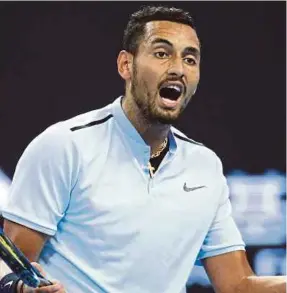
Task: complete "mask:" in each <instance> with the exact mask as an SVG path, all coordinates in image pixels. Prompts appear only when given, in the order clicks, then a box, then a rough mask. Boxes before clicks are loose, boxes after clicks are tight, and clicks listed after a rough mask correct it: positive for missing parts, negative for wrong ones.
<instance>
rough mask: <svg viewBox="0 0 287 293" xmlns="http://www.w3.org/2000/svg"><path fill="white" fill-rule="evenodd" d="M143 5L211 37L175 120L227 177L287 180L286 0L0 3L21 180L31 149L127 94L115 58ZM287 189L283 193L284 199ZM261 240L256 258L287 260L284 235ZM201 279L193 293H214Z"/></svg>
mask: <svg viewBox="0 0 287 293" xmlns="http://www.w3.org/2000/svg"><path fill="white" fill-rule="evenodd" d="M143 4H167V5H168V6H177V7H180V8H183V9H186V10H188V11H190V12H191V14H192V15H193V17H194V19H195V22H196V26H197V32H198V35H199V38H200V40H201V43H202V63H201V64H202V65H201V81H200V86H199V89H198V91H197V94H196V96H195V97H194V99H193V100H192V102H191V103H190V105H189V107H188V108H187V110H186V111H185V113H184V114H183V116H182V117H181V118H180V120H179V121H178V122H177V124H176V126H177V127H178V128H180V129H181V130H182V131H183V132H185V133H186V134H187V135H188V136H189V137H191V138H193V139H195V140H198V141H200V142H203V143H204V144H205V145H206V146H208V147H210V148H211V149H213V150H214V151H215V152H216V153H217V154H218V155H219V156H220V158H221V159H222V161H223V165H224V170H225V173H226V174H233V173H234V172H235V171H236V170H237V171H238V170H239V172H243V173H244V174H245V175H244V176H245V177H244V178H245V179H246V180H249V179H250V180H252V178H253V177H252V176H255V177H256V176H257V177H256V178H258V176H261V177H260V178H261V179H262V178H267V181H268V180H269V179H268V178H271V177H270V176H269V175H266V172H269V171H268V170H273V171H272V172H275V173H276V174H277V175H278V174H280V176H285V173H286V169H285V168H286V167H285V163H286V120H285V117H286V116H285V111H286V104H285V103H286V91H285V90H286V3H285V2H283V1H282V2H263V1H262V2H251V1H240V2H233V1H230V2H215V1H212V2H208V1H202V2H196V1H192V2H179V1H176V2H150V1H149V2H119V1H117V2H110V1H106V2H98V1H97V2H59V1H57V2H23V1H21V2H0V36H1V41H0V44H1V45H0V133H1V136H0V168H2V170H3V172H4V173H6V175H7V176H8V177H9V178H10V179H11V178H12V176H13V173H14V169H15V166H16V163H17V161H18V159H19V157H20V156H21V154H22V152H23V150H24V148H25V147H26V146H27V145H28V143H29V142H30V141H31V140H32V139H33V138H34V137H35V136H36V135H38V134H39V133H40V132H42V131H43V130H44V129H45V128H46V127H48V126H49V125H51V124H53V123H55V122H57V121H59V120H64V119H68V118H70V117H72V116H75V115H77V114H80V113H83V112H85V111H90V110H92V109H95V108H99V107H102V106H105V105H106V104H107V103H110V102H112V101H113V100H114V99H115V98H116V97H118V96H119V95H121V94H123V88H124V84H123V82H122V80H121V79H120V77H119V75H118V73H117V67H116V58H117V54H118V52H119V50H121V41H122V35H123V30H124V28H125V25H126V23H127V20H128V17H129V15H130V14H131V13H132V12H134V11H135V10H137V9H138V8H139V7H140V6H141V5H143ZM246 174H247V175H246ZM264 176H265V177H264ZM266 176H267V177H266ZM268 176H269V177H268ZM272 176H273V175H272ZM278 176H279V175H278ZM255 177H254V178H255ZM237 178H238V177H237ZM272 178H273V177H272ZM276 178H277V177H276ZM245 179H244V180H245ZM244 180H243V181H244ZM250 180H249V181H248V182H250ZM241 182H242V181H241ZM256 182H257V181H256ZM258 182H259V181H258ZM260 182H261V181H260ZM262 182H263V183H258V184H259V185H260V184H261V185H260V187H259V185H258V188H259V189H260V188H262V184H265V183H264V182H266V181H264V180H263V181H262ZM268 182H269V181H268ZM246 184H247V183H246ZM256 184H257V183H256ZM231 189H232V188H231ZM263 189H264V188H263ZM263 189H262V190H263ZM283 189H285V187H284V188H283ZM283 189H282V188H281V189H280V192H279V191H278V192H277V193H278V198H280V203H281V204H282V203H283V202H284V203H285V200H286V193H285V192H284V191H283ZM264 190H265V189H264ZM262 192H263V191H262ZM264 192H265V191H264ZM264 192H263V193H264ZM235 193H236V192H235ZM246 194H248V193H246ZM246 194H245V195H241V197H244V196H247V195H246ZM276 196H277V195H276ZM276 196H275V197H276ZM270 198H271V197H270ZM272 198H273V197H272ZM276 198H277V197H276ZM269 200H270V199H269ZM237 201H238V200H237ZM280 207H281V208H282V206H281V205H280ZM241 215H242V213H241ZM283 215H284V217H285V214H284V213H283ZM263 222H264V221H263ZM264 223H265V222H264ZM264 225H265V226H266V223H265V224H264ZM280 227H281V226H280ZM284 235H285V234H284ZM284 237H285V236H284ZM251 242H252V241H251ZM260 243H261V242H260V241H259V242H258V241H257V242H256V241H254V243H253V244H252V243H251V245H250V249H249V250H248V255H249V257H250V260H251V261H253V260H254V257H255V256H254V254H255V253H257V252H258V251H259V250H258V249H259V248H258V247H265V246H266V247H265V248H266V249H270V248H271V249H279V250H280V249H281V250H280V253H281V254H279V258H281V257H282V255H283V257H285V256H284V255H285V244H284V243H283V242H282V241H281V242H280V241H279V242H276V243H275V244H274V243H273V244H272V243H271V244H270V243H265V244H263V242H262V243H261V244H262V245H261V244H260ZM264 245H265V246H264ZM260 249H261V248H260ZM282 249H283V250H282ZM282 251H283V252H282ZM282 253H283V254H282ZM271 254H272V253H271ZM277 256H278V255H277V254H276V257H277ZM265 265H266V262H265ZM263 266H264V265H263ZM279 271H280V270H279ZM280 272H281V271H280ZM200 278H201V277H198V278H197V280H199V281H198V284H197V285H194V286H196V287H193V290H192V292H212V291H211V289H210V288H209V287H208V286H207V287H203V286H202V285H200V283H202V284H203V283H204V282H201V281H200Z"/></svg>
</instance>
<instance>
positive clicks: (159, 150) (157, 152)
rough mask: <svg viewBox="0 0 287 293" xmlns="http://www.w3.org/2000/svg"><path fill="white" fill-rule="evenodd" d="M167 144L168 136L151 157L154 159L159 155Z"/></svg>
mask: <svg viewBox="0 0 287 293" xmlns="http://www.w3.org/2000/svg"><path fill="white" fill-rule="evenodd" d="M166 145H167V138H166V139H165V140H164V141H163V143H162V144H161V145H160V147H159V149H158V150H157V151H156V152H155V153H154V154H152V155H151V156H150V158H151V159H153V158H156V157H158V156H159V155H160V154H161V152H162V151H163V150H164V149H165V147H166Z"/></svg>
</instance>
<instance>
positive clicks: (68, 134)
mask: <svg viewBox="0 0 287 293" xmlns="http://www.w3.org/2000/svg"><path fill="white" fill-rule="evenodd" d="M109 108H110V107H109V106H106V107H104V108H101V109H97V110H93V111H90V112H87V113H83V114H80V115H77V116H75V117H72V118H70V119H67V120H64V121H60V122H57V123H54V124H52V125H50V126H49V127H47V128H46V129H45V130H43V131H42V132H41V133H40V134H38V135H37V136H36V137H35V138H34V139H33V140H32V141H31V142H30V143H29V145H28V146H27V148H26V149H25V152H24V153H26V154H27V153H31V154H33V155H35V154H39V156H41V157H45V156H47V157H48V156H49V157H51V156H54V155H55V156H65V157H66V158H68V159H71V160H75V158H76V157H77V155H79V153H80V152H81V151H80V149H81V148H82V147H83V145H86V146H87V145H89V140H92V138H94V137H95V136H94V135H93V134H94V133H92V135H91V131H94V130H95V127H94V126H96V125H101V124H102V125H104V124H105V122H107V121H108V120H109V119H110V118H112V115H111V111H110V109H109Z"/></svg>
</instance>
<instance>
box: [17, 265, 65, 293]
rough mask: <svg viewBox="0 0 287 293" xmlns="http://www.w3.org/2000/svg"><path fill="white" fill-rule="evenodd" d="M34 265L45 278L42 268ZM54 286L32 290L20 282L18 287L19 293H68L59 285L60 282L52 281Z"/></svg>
mask: <svg viewBox="0 0 287 293" xmlns="http://www.w3.org/2000/svg"><path fill="white" fill-rule="evenodd" d="M32 265H33V266H34V267H36V268H37V269H38V270H39V271H40V272H41V274H42V275H43V276H44V277H45V275H46V274H45V272H44V271H43V269H42V267H41V266H40V265H39V264H37V263H35V262H33V263H32ZM52 283H53V285H50V286H45V287H41V288H31V287H28V286H27V285H24V284H23V282H19V286H18V290H17V292H18V293H66V291H65V289H64V286H63V285H62V284H61V283H59V282H58V281H52Z"/></svg>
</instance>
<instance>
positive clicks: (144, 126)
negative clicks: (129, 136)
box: [122, 97, 170, 154]
mask: <svg viewBox="0 0 287 293" xmlns="http://www.w3.org/2000/svg"><path fill="white" fill-rule="evenodd" d="M122 108H123V111H124V113H125V115H126V116H127V117H128V119H129V120H130V122H131V123H132V124H133V126H134V127H135V129H136V130H137V132H138V133H139V134H140V135H141V137H142V139H143V140H144V141H145V143H146V144H147V145H149V146H150V147H151V153H152V154H153V153H155V152H156V151H157V150H158V149H159V147H160V146H161V144H162V143H163V142H164V140H165V138H166V137H167V135H168V132H169V130H170V125H168V124H161V123H157V122H151V121H149V120H148V119H147V118H146V117H144V116H143V114H142V112H141V110H140V109H139V107H138V106H137V104H136V103H135V102H134V99H133V98H131V97H130V98H129V97H124V99H123V103H122Z"/></svg>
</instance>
